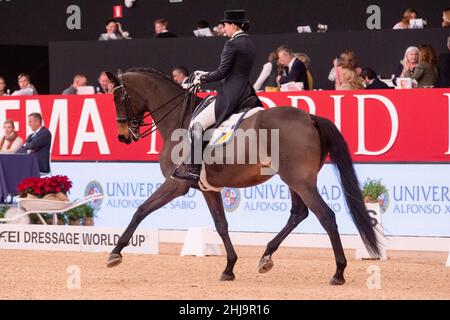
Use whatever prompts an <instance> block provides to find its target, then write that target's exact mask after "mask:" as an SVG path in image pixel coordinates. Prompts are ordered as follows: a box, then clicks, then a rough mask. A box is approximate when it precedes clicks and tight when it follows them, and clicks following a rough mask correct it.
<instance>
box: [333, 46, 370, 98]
mask: <svg viewBox="0 0 450 320" xmlns="http://www.w3.org/2000/svg"><path fill="white" fill-rule="evenodd" d="M333 64H334V67H333V69H331V71H330V74H329V76H328V79H329V80H330V81H334V82H335V89H336V90H359V89H363V85H362V81H361V79H360V77H359V75H360V74H361V68H359V67H358V64H357V61H356V55H355V53H354V52H353V51H344V52H342V53H341V54H340V56H339V57H338V58H336V59H335V60H334V61H333Z"/></svg>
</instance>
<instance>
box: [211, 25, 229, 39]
mask: <svg viewBox="0 0 450 320" xmlns="http://www.w3.org/2000/svg"><path fill="white" fill-rule="evenodd" d="M213 32H214V35H216V36H218V37H226V36H227V33H226V32H225V24H224V23H223V22H220V23H219V24H218V25H217V26H215V27H214V29H213Z"/></svg>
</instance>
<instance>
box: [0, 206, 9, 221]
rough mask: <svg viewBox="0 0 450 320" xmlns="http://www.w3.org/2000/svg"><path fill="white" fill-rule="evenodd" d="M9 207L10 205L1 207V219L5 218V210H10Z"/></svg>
mask: <svg viewBox="0 0 450 320" xmlns="http://www.w3.org/2000/svg"><path fill="white" fill-rule="evenodd" d="M8 209H9V207H8V206H4V207H0V219H3V218H4V217H5V212H6V211H8Z"/></svg>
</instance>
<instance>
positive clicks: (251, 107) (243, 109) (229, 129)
mask: <svg viewBox="0 0 450 320" xmlns="http://www.w3.org/2000/svg"><path fill="white" fill-rule="evenodd" d="M215 99H216V97H215V96H211V95H209V96H207V97H206V98H205V99H204V100H203V101H202V102H201V103H200V104H199V105H198V106H197V107H196V108H195V110H194V112H193V114H192V119H193V120H192V123H194V122H195V118H196V117H197V116H198V115H199V114H200V112H202V111H203V110H204V109H205V108H207V107H208V106H209V105H211V103H213V102H214V101H215ZM258 105H260V102H259V99H258V98H257V97H255V96H250V97H248V98H247V99H245V100H244V101H243V102H242V103H241V104H240V105H239V107H238V109H237V112H236V113H233V114H232V115H231V116H230V117H229V118H228V119H226V120H225V121H224V122H223V123H221V124H220V125H219V126H217V128H216V129H215V130H214V132H213V134H212V136H211V139H210V140H209V143H208V144H207V145H208V146H213V147H218V146H224V145H226V144H227V143H228V142H230V141H231V140H232V139H233V137H234V134H235V132H236V130H237V129H238V128H239V126H240V124H241V122H242V121H243V120H245V119H247V118H250V117H251V116H253V115H254V114H256V113H258V112H260V111H263V110H264V108H262V107H255V106H258ZM215 125H217V124H215ZM189 136H191V133H189Z"/></svg>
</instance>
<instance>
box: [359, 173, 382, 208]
mask: <svg viewBox="0 0 450 320" xmlns="http://www.w3.org/2000/svg"><path fill="white" fill-rule="evenodd" d="M387 191H388V190H387V189H386V187H385V186H384V185H383V184H382V183H381V179H379V180H376V179H370V178H367V180H366V181H365V182H364V185H363V189H362V194H363V197H364V201H366V202H378V198H379V197H380V196H381V195H382V194H383V193H385V192H387Z"/></svg>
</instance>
